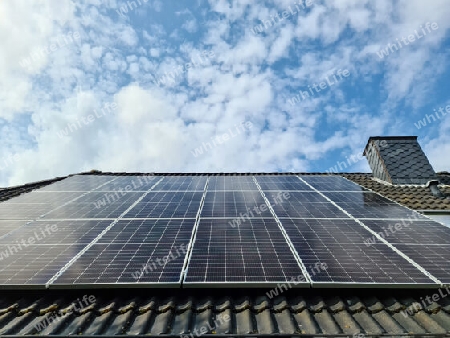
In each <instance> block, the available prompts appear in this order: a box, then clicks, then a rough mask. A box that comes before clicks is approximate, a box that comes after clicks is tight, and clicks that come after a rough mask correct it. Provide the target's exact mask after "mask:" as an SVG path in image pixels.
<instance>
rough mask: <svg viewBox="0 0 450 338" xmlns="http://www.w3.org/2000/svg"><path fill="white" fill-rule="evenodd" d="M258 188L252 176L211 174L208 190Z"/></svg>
mask: <svg viewBox="0 0 450 338" xmlns="http://www.w3.org/2000/svg"><path fill="white" fill-rule="evenodd" d="M257 189H258V187H257V186H256V184H255V182H254V181H253V177H252V176H211V178H210V180H209V182H208V191H214V190H239V191H242V190H257Z"/></svg>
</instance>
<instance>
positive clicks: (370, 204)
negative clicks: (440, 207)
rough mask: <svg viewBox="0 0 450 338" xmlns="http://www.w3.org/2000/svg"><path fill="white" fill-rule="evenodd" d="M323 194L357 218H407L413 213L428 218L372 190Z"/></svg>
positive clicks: (418, 216)
mask: <svg viewBox="0 0 450 338" xmlns="http://www.w3.org/2000/svg"><path fill="white" fill-rule="evenodd" d="M324 195H325V196H327V197H328V198H330V199H331V200H332V201H334V202H335V203H336V204H337V205H339V206H340V207H341V208H343V209H344V210H346V211H347V212H348V213H350V214H351V215H352V216H353V217H355V218H358V219H365V218H378V219H383V218H389V219H408V218H410V217H414V216H413V215H415V216H416V217H417V218H422V219H428V218H426V217H425V216H423V215H420V214H419V213H417V212H415V211H412V210H410V209H408V208H405V207H403V206H401V205H399V204H397V203H394V202H392V201H390V200H388V199H387V198H384V197H382V196H380V195H378V194H375V193H372V192H324ZM413 219H414V218H413Z"/></svg>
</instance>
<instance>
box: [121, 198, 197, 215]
mask: <svg viewBox="0 0 450 338" xmlns="http://www.w3.org/2000/svg"><path fill="white" fill-rule="evenodd" d="M199 205H200V201H194V200H192V201H190V202H184V203H176V202H175V203H164V202H160V203H152V202H147V203H145V202H139V203H138V204H137V205H136V206H135V207H134V208H133V209H131V210H130V211H129V212H127V213H126V215H125V216H124V218H195V217H196V216H197V212H198V208H199Z"/></svg>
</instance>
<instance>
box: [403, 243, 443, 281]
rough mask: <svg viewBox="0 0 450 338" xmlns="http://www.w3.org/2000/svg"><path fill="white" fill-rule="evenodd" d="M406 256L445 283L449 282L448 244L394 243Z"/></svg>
mask: <svg viewBox="0 0 450 338" xmlns="http://www.w3.org/2000/svg"><path fill="white" fill-rule="evenodd" d="M395 246H396V247H397V248H398V249H399V250H401V251H402V252H404V253H405V254H406V255H408V257H410V258H411V259H413V260H414V261H415V262H417V263H418V264H420V265H421V266H423V267H424V268H426V270H427V271H428V272H429V273H431V274H432V275H433V276H435V277H436V278H438V279H439V280H440V282H441V283H444V284H445V285H447V286H448V285H449V284H450V264H449V263H448V262H449V261H450V245H449V244H436V245H430V244H427V245H421V244H395Z"/></svg>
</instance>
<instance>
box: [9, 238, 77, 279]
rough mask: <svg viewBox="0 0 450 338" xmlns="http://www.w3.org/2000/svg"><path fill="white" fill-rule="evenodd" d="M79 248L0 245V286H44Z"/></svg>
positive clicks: (70, 246) (69, 246) (67, 246)
mask: <svg viewBox="0 0 450 338" xmlns="http://www.w3.org/2000/svg"><path fill="white" fill-rule="evenodd" d="M79 250H80V248H79V247H78V246H76V245H67V244H64V245H31V246H28V247H22V248H21V249H19V247H18V246H16V245H15V246H12V245H10V244H9V245H0V254H1V255H2V257H3V258H2V264H1V265H0V285H3V286H7V285H9V286H22V285H40V286H42V287H43V286H44V285H45V284H46V283H47V282H48V281H49V280H50V279H51V278H52V277H53V275H55V274H56V273H57V272H58V271H59V270H60V269H61V268H62V267H63V266H64V265H65V264H66V263H67V262H69V261H70V260H71V259H72V257H74V256H75V255H76V254H77V253H78V251H79Z"/></svg>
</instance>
